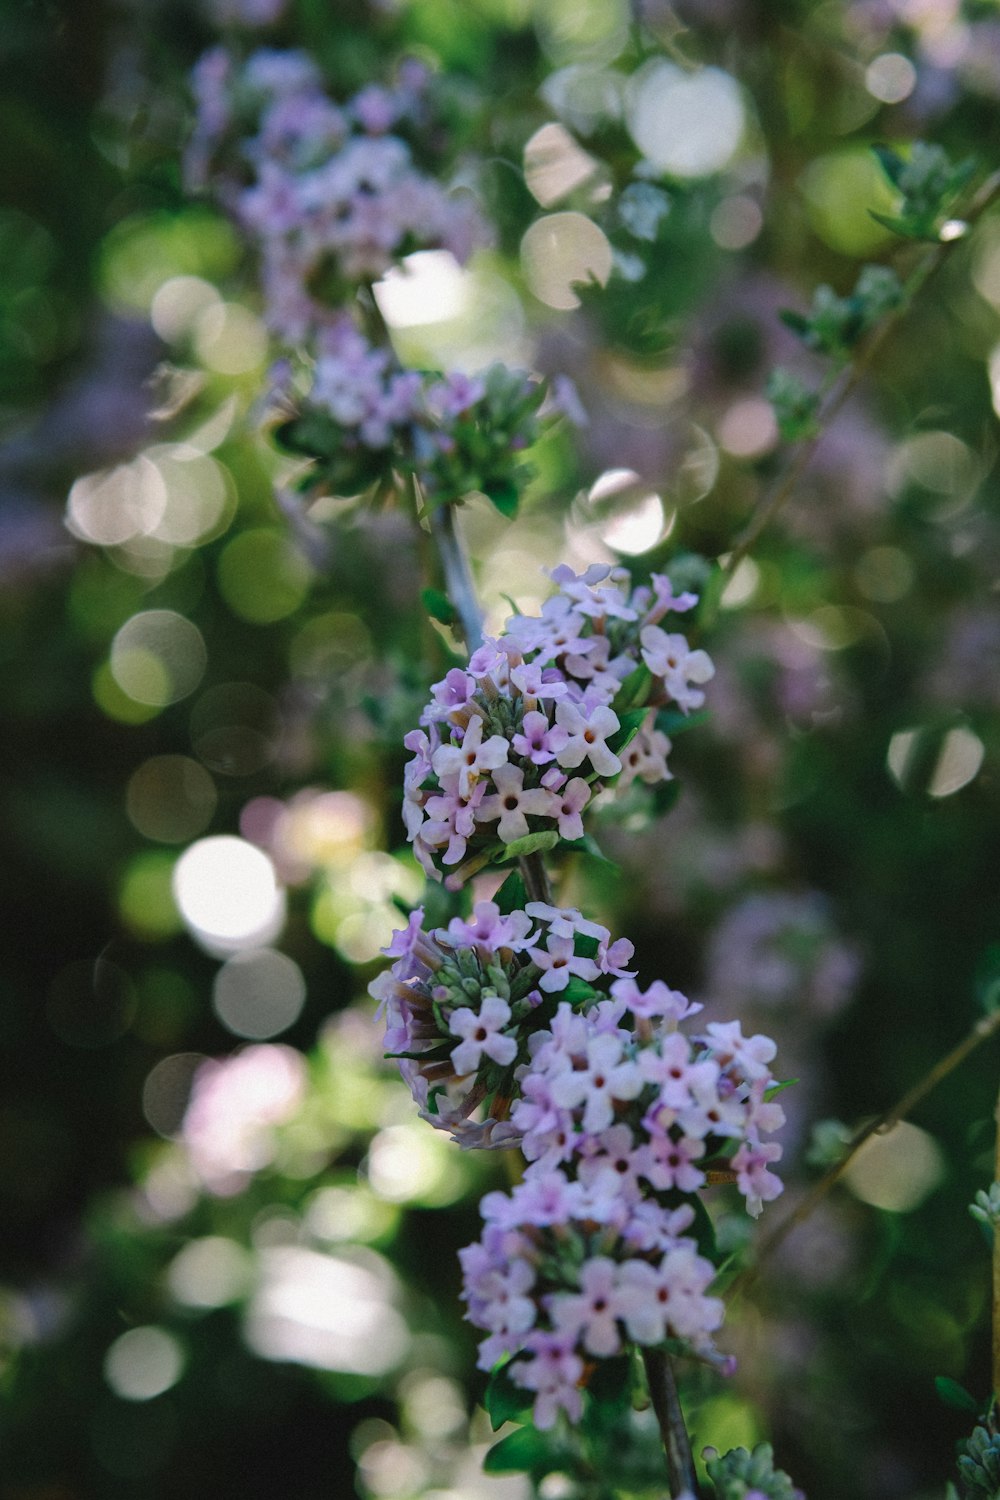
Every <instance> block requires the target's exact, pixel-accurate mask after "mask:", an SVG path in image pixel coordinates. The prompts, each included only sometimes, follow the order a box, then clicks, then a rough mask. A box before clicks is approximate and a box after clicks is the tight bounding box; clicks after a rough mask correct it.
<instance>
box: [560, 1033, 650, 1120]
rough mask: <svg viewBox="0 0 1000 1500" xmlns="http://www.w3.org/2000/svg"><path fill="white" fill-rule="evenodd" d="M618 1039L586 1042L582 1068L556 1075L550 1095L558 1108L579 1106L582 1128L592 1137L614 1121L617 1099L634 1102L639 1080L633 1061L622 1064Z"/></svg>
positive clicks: (638, 1089) (620, 1045)
mask: <svg viewBox="0 0 1000 1500" xmlns="http://www.w3.org/2000/svg"><path fill="white" fill-rule="evenodd" d="M622 1050H623V1049H622V1043H621V1040H620V1039H619V1038H618V1037H616V1036H613V1035H611V1034H610V1033H606V1034H604V1035H602V1036H597V1037H594V1039H593V1040H592V1041H590V1042H588V1043H587V1054H586V1065H585V1066H584V1067H583V1068H574V1069H573V1071H572V1072H569V1073H560V1074H559V1076H558V1077H557V1078H554V1079H553V1080H552V1084H551V1093H552V1098H553V1100H554V1101H555V1103H556V1104H558V1105H559V1106H560V1107H561V1108H562V1109H573V1110H575V1109H578V1108H579V1107H580V1106H581V1105H582V1106H583V1128H584V1130H586V1131H589V1132H590V1134H592V1135H596V1134H598V1133H599V1132H600V1131H602V1130H607V1128H608V1126H609V1125H610V1124H611V1123H612V1122H613V1120H614V1105H615V1102H616V1101H618V1100H625V1099H635V1098H636V1097H637V1096H638V1094H639V1093H640V1092H641V1090H642V1085H643V1080H642V1075H641V1074H640V1072H639V1069H638V1068H637V1067H636V1065H635V1063H634V1062H623V1061H622Z"/></svg>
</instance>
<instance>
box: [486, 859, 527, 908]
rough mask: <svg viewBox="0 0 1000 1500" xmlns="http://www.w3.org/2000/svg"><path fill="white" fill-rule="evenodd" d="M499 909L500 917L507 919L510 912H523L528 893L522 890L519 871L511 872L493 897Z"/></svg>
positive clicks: (522, 882)
mask: <svg viewBox="0 0 1000 1500" xmlns="http://www.w3.org/2000/svg"><path fill="white" fill-rule="evenodd" d="M493 900H494V901H495V902H496V904H497V906H498V907H499V908H500V915H501V916H503V917H509V916H510V914H511V912H512V911H523V910H524V908H525V906H526V905H527V902H528V893H527V891H526V890H525V888H524V881H523V880H522V879H521V874H520V871H519V870H512V871H511V873H510V874H509V875H508V876H507V879H506V880H505V881H504V883H503V885H502V886H501V887H500V889H499V890H498V891H497V893H496V895H495V896H494V897H493Z"/></svg>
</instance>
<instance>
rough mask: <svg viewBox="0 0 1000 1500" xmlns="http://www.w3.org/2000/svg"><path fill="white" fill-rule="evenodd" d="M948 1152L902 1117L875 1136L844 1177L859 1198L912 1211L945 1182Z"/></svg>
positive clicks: (895, 1210)
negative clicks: (945, 1152) (882, 1132)
mask: <svg viewBox="0 0 1000 1500" xmlns="http://www.w3.org/2000/svg"><path fill="white" fill-rule="evenodd" d="M944 1173H945V1162H944V1155H943V1153H942V1151H941V1147H940V1146H939V1145H938V1143H937V1141H936V1140H935V1139H934V1137H933V1136H932V1135H928V1133H927V1131H926V1130H921V1129H920V1127H919V1126H918V1125H911V1124H910V1122H909V1121H908V1120H899V1121H897V1123H896V1124H895V1125H893V1127H892V1129H891V1130H889V1131H886V1132H885V1133H884V1134H876V1135H873V1136H871V1137H870V1138H869V1139H868V1140H867V1141H866V1142H865V1144H864V1146H863V1147H862V1148H861V1150H860V1151H859V1152H858V1155H857V1156H856V1157H855V1159H854V1161H852V1162H851V1164H850V1166H849V1167H848V1168H847V1170H846V1172H845V1174H844V1176H845V1178H846V1180H847V1184H848V1186H849V1187H850V1189H851V1191H852V1193H854V1195H855V1197H857V1198H861V1199H862V1200H863V1201H864V1202H865V1203H871V1204H873V1205H874V1207H876V1208H883V1209H887V1210H888V1211H889V1212H890V1213H897V1214H905V1213H911V1212H912V1211H913V1209H915V1208H918V1207H919V1205H920V1204H921V1203H922V1202H923V1201H924V1199H925V1198H926V1197H927V1195H928V1194H929V1193H932V1192H933V1191H934V1189H935V1188H936V1187H937V1186H938V1184H939V1183H940V1182H941V1180H942V1178H943V1177H944Z"/></svg>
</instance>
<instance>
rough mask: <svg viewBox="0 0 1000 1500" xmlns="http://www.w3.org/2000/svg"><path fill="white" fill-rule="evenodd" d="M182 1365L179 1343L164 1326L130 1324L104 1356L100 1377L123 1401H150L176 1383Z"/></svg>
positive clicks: (182, 1353)
mask: <svg viewBox="0 0 1000 1500" xmlns="http://www.w3.org/2000/svg"><path fill="white" fill-rule="evenodd" d="M183 1369H184V1352H183V1350H182V1349H181V1346H180V1343H179V1342H178V1340H177V1339H176V1338H175V1337H174V1335H173V1334H172V1333H168V1332H167V1330H166V1329H165V1328H157V1327H155V1326H154V1325H151V1324H150V1325H147V1326H144V1327H142V1328H130V1329H128V1331H127V1332H126V1333H123V1334H121V1335H120V1337H119V1338H117V1339H115V1341H114V1343H113V1344H112V1345H111V1347H110V1349H109V1350H108V1352H107V1354H106V1355H105V1357H104V1378H105V1380H106V1381H107V1382H108V1385H109V1386H110V1387H111V1389H112V1390H113V1391H114V1393H115V1395H116V1396H120V1397H121V1398H122V1400H123V1401H152V1400H153V1398H154V1397H155V1396H162V1395H163V1393H164V1391H169V1390H170V1388H171V1386H173V1385H176V1384H177V1382H178V1380H179V1379H180V1377H181V1373H182V1371H183Z"/></svg>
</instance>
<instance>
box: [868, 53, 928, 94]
mask: <svg viewBox="0 0 1000 1500" xmlns="http://www.w3.org/2000/svg"><path fill="white" fill-rule="evenodd" d="M916 85H917V70H916V68H915V67H914V66H913V64H912V63H911V61H910V59H909V58H908V57H904V56H903V54H902V53H901V52H882V53H880V55H879V56H878V57H873V58H872V60H871V62H870V63H869V64H868V66H867V68H866V69H865V88H866V89H867V90H868V92H869V94H871V95H872V97H873V98H875V99H878V100H880V101H881V102H882V103H883V104H900V103H902V101H903V100H904V99H908V98H909V97H910V95H911V94H912V93H913V90H914V89H915V88H916Z"/></svg>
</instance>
